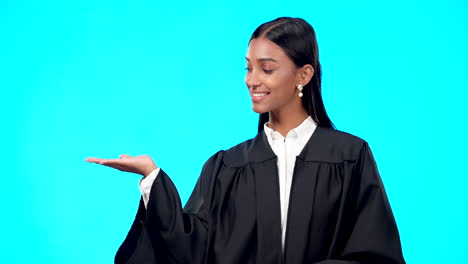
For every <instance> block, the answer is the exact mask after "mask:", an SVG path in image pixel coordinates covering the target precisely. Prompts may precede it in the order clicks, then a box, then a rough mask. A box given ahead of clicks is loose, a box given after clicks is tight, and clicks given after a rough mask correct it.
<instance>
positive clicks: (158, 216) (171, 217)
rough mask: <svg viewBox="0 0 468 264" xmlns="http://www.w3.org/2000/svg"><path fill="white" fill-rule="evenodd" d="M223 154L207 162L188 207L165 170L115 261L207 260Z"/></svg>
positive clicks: (195, 261) (149, 262)
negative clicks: (210, 224)
mask: <svg viewBox="0 0 468 264" xmlns="http://www.w3.org/2000/svg"><path fill="white" fill-rule="evenodd" d="M222 156H223V152H221V151H220V152H218V153H216V154H215V155H214V156H212V157H211V158H210V159H209V160H208V161H207V162H206V163H205V165H204V167H203V170H202V173H201V175H200V177H199V179H198V181H197V184H196V186H195V188H194V190H193V192H192V194H191V196H190V198H189V200H188V202H187V204H186V206H185V208H184V209H182V205H181V202H180V198H179V194H178V192H177V189H176V187H175V186H174V184H173V182H172V181H171V180H170V178H169V176H168V175H167V174H166V173H165V172H164V171H163V170H161V171H160V172H159V174H158V177H157V178H156V180H155V181H154V183H153V186H152V187H151V194H150V199H149V202H148V205H147V208H146V209H145V206H144V204H143V201H140V205H139V208H138V212H137V215H136V217H135V220H134V222H133V224H132V227H131V229H130V231H129V232H128V234H127V237H126V239H125V241H124V242H123V243H122V245H121V246H120V248H119V250H118V251H117V253H116V256H115V263H117V264H120V263H125V264H131V263H134V264H141V263H148V264H161V263H164V264H166V263H203V259H204V257H205V251H206V244H207V243H206V242H207V236H208V226H209V223H208V216H209V209H210V206H211V200H212V199H211V195H212V188H213V185H214V180H215V178H216V175H217V174H218V171H219V169H220V167H221V161H222Z"/></svg>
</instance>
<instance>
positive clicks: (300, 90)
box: [297, 84, 304, 97]
mask: <svg viewBox="0 0 468 264" xmlns="http://www.w3.org/2000/svg"><path fill="white" fill-rule="evenodd" d="M297 89H298V90H299V97H302V96H303V95H304V94H303V93H302V89H304V86H302V84H299V85H298V86H297Z"/></svg>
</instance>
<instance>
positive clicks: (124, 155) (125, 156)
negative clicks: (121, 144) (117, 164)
mask: <svg viewBox="0 0 468 264" xmlns="http://www.w3.org/2000/svg"><path fill="white" fill-rule="evenodd" d="M131 157H132V156H130V155H127V154H122V155H120V157H119V159H127V158H131Z"/></svg>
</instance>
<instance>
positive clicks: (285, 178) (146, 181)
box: [140, 116, 317, 248]
mask: <svg viewBox="0 0 468 264" xmlns="http://www.w3.org/2000/svg"><path fill="white" fill-rule="evenodd" d="M316 128H317V124H316V123H315V122H314V120H312V118H311V117H310V116H309V117H307V118H306V119H305V120H304V121H303V122H302V123H301V124H300V125H299V126H298V127H296V128H294V129H291V130H290V131H289V132H288V134H287V135H286V137H283V136H282V135H281V134H280V133H279V132H277V131H274V130H273V129H271V128H269V127H268V125H267V123H266V124H265V125H264V129H263V130H264V132H265V134H266V136H267V139H268V143H269V144H270V147H271V149H272V150H273V152H274V153H275V155H276V156H277V157H278V163H277V165H278V180H279V187H280V202H281V245H282V246H283V248H284V242H285V235H286V226H287V220H288V219H287V214H288V207H289V195H290V191H291V184H292V178H293V172H294V165H295V163H296V157H297V156H298V155H299V154H300V153H301V151H302V149H304V147H305V145H306V143H307V142H308V141H309V139H310V137H311V136H312V134H313V133H314V131H315V129H316ZM159 171H160V168H157V169H155V170H154V171H152V172H151V173H150V174H148V176H146V177H144V178H142V179H141V180H140V191H141V195H142V197H143V202H144V204H145V207H146V206H147V205H148V201H149V196H150V192H151V186H152V185H153V182H154V180H155V179H156V177H157V175H158V173H159Z"/></svg>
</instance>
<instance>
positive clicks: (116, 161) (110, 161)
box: [98, 159, 126, 165]
mask: <svg viewBox="0 0 468 264" xmlns="http://www.w3.org/2000/svg"><path fill="white" fill-rule="evenodd" d="M98 163H99V164H102V165H106V164H120V165H123V164H126V161H125V160H121V159H100V160H99V161H98Z"/></svg>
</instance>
